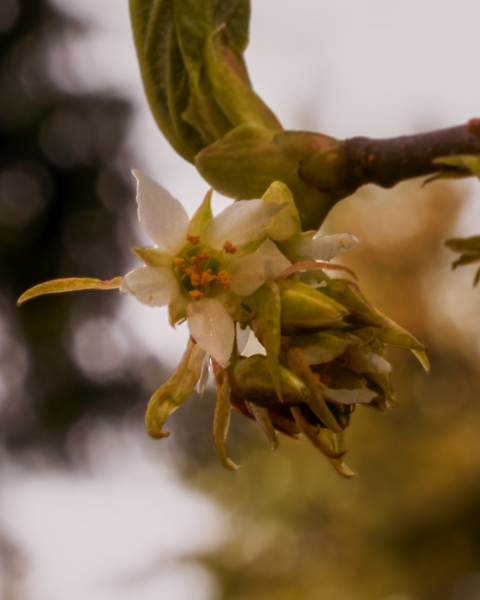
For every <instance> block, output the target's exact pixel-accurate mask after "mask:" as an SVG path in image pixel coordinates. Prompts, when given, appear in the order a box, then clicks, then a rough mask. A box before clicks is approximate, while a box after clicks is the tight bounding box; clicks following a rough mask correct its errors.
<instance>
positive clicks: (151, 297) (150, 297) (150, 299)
mask: <svg viewBox="0 0 480 600" xmlns="http://www.w3.org/2000/svg"><path fill="white" fill-rule="evenodd" d="M152 300H153V296H152V294H150V296H149V297H148V302H151V301H152Z"/></svg>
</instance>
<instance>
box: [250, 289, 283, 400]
mask: <svg viewBox="0 0 480 600" xmlns="http://www.w3.org/2000/svg"><path fill="white" fill-rule="evenodd" d="M252 301H253V302H254V307H255V313H256V321H257V328H256V336H257V337H258V339H259V340H260V342H261V343H262V344H263V346H264V347H265V350H266V351H267V363H268V366H269V369H270V375H271V377H272V382H273V387H274V389H275V391H276V393H277V396H278V398H279V400H280V401H282V400H283V398H282V389H281V383H280V363H279V360H280V343H281V328H280V311H281V302H280V291H279V289H278V285H277V284H276V283H275V282H274V281H272V280H271V279H267V281H266V282H265V283H264V284H263V285H262V286H261V287H260V288H259V289H258V290H257V291H256V292H255V293H254V294H253V296H252Z"/></svg>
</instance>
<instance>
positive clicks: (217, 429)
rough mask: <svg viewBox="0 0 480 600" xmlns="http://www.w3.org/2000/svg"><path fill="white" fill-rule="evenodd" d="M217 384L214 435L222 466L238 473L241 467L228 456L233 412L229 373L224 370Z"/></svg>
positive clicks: (217, 375)
mask: <svg viewBox="0 0 480 600" xmlns="http://www.w3.org/2000/svg"><path fill="white" fill-rule="evenodd" d="M215 378H216V382H217V405H216V407H215V416H214V418H213V435H214V438H215V446H216V448H217V453H218V457H219V458H220V462H221V463H222V465H223V466H224V467H225V468H226V469H228V470H229V471H236V470H237V469H238V467H239V465H236V464H235V463H234V462H233V461H231V460H230V459H229V458H228V456H227V449H226V448H225V440H226V439H227V435H228V429H229V427H230V415H231V412H232V409H231V406H230V393H231V390H230V383H229V381H228V375H227V372H226V371H225V370H224V369H222V370H221V371H220V372H219V373H217V374H216V376H215Z"/></svg>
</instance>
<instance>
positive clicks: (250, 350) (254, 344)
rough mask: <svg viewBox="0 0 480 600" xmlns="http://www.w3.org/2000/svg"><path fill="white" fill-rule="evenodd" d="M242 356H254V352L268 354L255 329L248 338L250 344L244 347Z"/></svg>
mask: <svg viewBox="0 0 480 600" xmlns="http://www.w3.org/2000/svg"><path fill="white" fill-rule="evenodd" d="M241 354H242V356H246V357H247V358H248V357H249V356H253V355H254V354H262V355H263V356H267V351H266V350H265V348H264V347H263V346H262V344H261V343H260V342H259V341H258V339H257V338H256V336H255V334H254V333H253V331H250V337H249V338H248V344H247V345H246V346H245V348H244V349H243V352H242V353H241Z"/></svg>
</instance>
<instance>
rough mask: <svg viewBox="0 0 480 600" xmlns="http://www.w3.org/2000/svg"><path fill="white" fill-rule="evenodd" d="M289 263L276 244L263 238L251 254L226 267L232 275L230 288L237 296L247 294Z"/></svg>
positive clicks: (275, 275)
mask: <svg viewBox="0 0 480 600" xmlns="http://www.w3.org/2000/svg"><path fill="white" fill-rule="evenodd" d="M290 264H291V263H290V261H289V260H288V258H285V256H283V254H282V253H281V252H280V250H279V249H278V248H277V246H276V244H274V243H273V242H271V241H270V240H265V242H263V244H262V245H261V246H260V248H259V249H258V250H257V251H256V252H254V253H253V254H247V256H243V257H241V258H238V259H236V260H233V261H232V263H231V265H230V267H229V269H228V272H229V273H230V275H231V276H232V282H231V286H230V289H231V290H232V292H235V294H238V295H239V296H249V295H250V294H253V292H255V291H256V290H257V289H258V288H259V287H260V286H261V285H263V284H264V283H265V281H266V280H267V279H268V278H269V277H270V278H272V279H275V277H277V276H278V275H280V273H282V272H283V271H284V270H285V269H286V268H287V267H289V266H290Z"/></svg>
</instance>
